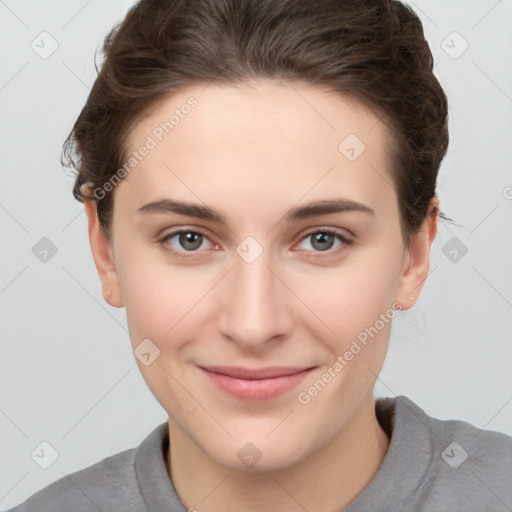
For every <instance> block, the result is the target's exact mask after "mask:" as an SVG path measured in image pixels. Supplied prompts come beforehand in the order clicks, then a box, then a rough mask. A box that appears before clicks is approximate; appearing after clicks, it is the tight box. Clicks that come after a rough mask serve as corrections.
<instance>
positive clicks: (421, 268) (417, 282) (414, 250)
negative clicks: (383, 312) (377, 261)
mask: <svg viewBox="0 0 512 512" xmlns="http://www.w3.org/2000/svg"><path fill="white" fill-rule="evenodd" d="M438 216H439V200H438V199H437V198H436V197H434V198H432V200H431V201H430V203H429V206H428V209H427V216H426V218H425V220H424V221H423V224H422V225H421V227H420V229H419V231H418V232H417V233H415V234H414V235H412V236H411V240H410V243H409V247H408V248H407V249H406V254H405V257H404V262H403V266H402V270H401V272H400V277H399V281H398V286H397V290H396V295H395V300H396V301H397V302H399V303H400V304H401V305H402V307H401V309H403V310H406V309H410V308H412V306H414V304H416V302H417V300H418V298H419V296H420V293H421V290H422V288H423V285H424V284H425V281H426V279H427V276H428V271H429V264H430V248H431V246H432V242H433V241H434V239H435V237H436V234H437V220H438Z"/></svg>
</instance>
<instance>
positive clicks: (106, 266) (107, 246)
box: [84, 200, 124, 308]
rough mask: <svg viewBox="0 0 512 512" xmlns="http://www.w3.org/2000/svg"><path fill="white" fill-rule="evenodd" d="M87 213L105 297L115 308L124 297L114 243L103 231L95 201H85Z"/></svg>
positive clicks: (94, 254) (118, 306)
mask: <svg viewBox="0 0 512 512" xmlns="http://www.w3.org/2000/svg"><path fill="white" fill-rule="evenodd" d="M84 207H85V213H86V214H87V222H88V224H89V242H90V244H91V251H92V256H93V258H94V264H95V265H96V270H97V271H98V275H99V277H100V281H101V289H102V292H103V298H104V299H105V300H106V301H107V303H108V304H110V305H111V306H113V307H115V308H122V307H123V305H124V304H123V299H122V297H121V291H120V288H119V281H118V279H117V271H116V267H115V265H114V258H113V255H112V244H111V242H110V240H109V239H108V238H107V236H106V235H105V232H104V231H103V229H102V227H101V224H100V221H99V218H98V213H97V211H96V202H95V201H90V200H87V201H84Z"/></svg>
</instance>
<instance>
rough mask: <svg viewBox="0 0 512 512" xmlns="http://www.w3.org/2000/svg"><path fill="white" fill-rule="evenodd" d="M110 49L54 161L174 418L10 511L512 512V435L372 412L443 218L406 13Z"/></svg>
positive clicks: (420, 54) (395, 407) (327, 15)
mask: <svg viewBox="0 0 512 512" xmlns="http://www.w3.org/2000/svg"><path fill="white" fill-rule="evenodd" d="M104 50H105V55H106V59H105V62H104V64H103V67H102V69H101V71H100V73H99V75H98V78H97V79H96V82H95V84H94V87H93V89H92V91H91V94H90V96H89V98H88V100H87V103H86V105H85V107H84V109H83V110H82V112H81V114H80V116H79V118H78V120H77V121H76V123H75V126H74V128H73V131H72V132H71V134H70V136H69V138H68V140H67V141H66V146H65V150H66V153H65V156H66V157H67V158H68V159H69V160H68V161H69V163H71V164H72V165H74V166H75V168H76V170H77V178H76V183H75V189H74V194H75V197H76V198H77V199H79V200H80V201H83V202H84V204H85V208H86V212H87V217H88V222H89V238H90V243H91V249H92V254H93V257H94V261H95V264H96V267H97V270H98V274H99V277H100V280H101V284H102V290H103V295H104V297H105V300H106V301H107V302H108V303H109V304H110V305H111V306H114V307H124V308H125V309H126V314H127V319H128V326H129V331H130V338H131V342H132V347H133V350H134V354H135V357H136V359H137V362H138V365H139V367H140V369H141V372H142V375H143V377H144V379H145V381H146V383H147V384H148V386H149V388H150V389H151V391H152V393H153V394H154V395H155V397H156V398H157V400H158V401H159V402H160V404H161V405H162V407H163V408H164V409H165V411H166V413H167V414H168V416H169V419H168V422H166V423H164V424H162V425H160V426H158V427H157V428H156V429H155V430H154V431H153V432H152V433H151V434H150V435H149V436H148V437H147V438H146V439H145V440H144V441H143V443H142V444H141V445H140V446H139V447H138V448H136V449H133V450H128V451H125V452H122V453H120V454H117V455H114V456H112V457H109V458H107V459H104V460H103V461H100V462H98V463H97V464H95V465H93V466H90V467H88V468H86V469H84V470H81V471H78V472H76V473H74V474H73V475H70V477H69V478H67V477H66V478H63V479H61V480H59V481H57V482H55V483H53V484H51V485H50V486H48V487H47V488H45V489H43V490H42V491H40V492H38V493H36V494H35V495H34V496H32V497H31V498H30V499H29V500H27V501H26V502H25V503H24V504H22V505H20V506H19V507H16V508H15V509H13V510H16V511H18V512H22V511H32V510H34V511H35V510H53V511H57V510H73V511H89V510H98V509H99V510H134V511H135V510H140V511H163V510H172V511H184V510H197V511H200V512H203V511H205V512H208V511H213V510H222V511H241V510H243V511H250V510H258V511H259V510H269V511H271V510H280V511H296V510H297V511H299V510H308V511H315V510H322V511H340V510H343V511H345V512H353V511H359V510H379V511H384V510H386V511H387V510H389V511H397V510H414V511H416V510H421V511H439V510H445V509H450V510H451V509H454V508H458V509H461V510H475V511H476V510H506V509H507V508H506V507H511V506H512V494H511V491H510V485H509V480H510V469H511V468H510V466H511V460H512V439H511V438H510V437H509V436H506V435H505V434H500V433H498V432H492V431H481V430H479V429H478V428H477V427H475V426H473V425H471V424H468V423H465V422H462V421H455V420H450V421H441V420H438V419H435V418H432V417H430V416H428V415H427V414H426V413H425V412H424V411H423V410H422V409H421V408H420V407H419V406H417V405H416V404H415V403H414V402H412V401H411V400H410V399H408V398H407V397H405V396H399V397H397V398H381V399H378V400H377V401H375V400H374V398H373V387H374V384H375V381H376V379H377V377H378V374H379V372H380V370H381V368H382V365H383V363H384V359H385V356H386V351H387V347H388V343H389V337H390V332H391V324H392V320H393V318H394V317H395V315H397V314H399V313H397V311H398V312H399V311H400V310H406V309H409V308H411V307H412V306H413V305H414V304H415V302H416V301H417V300H418V296H419V294H420V292H421V289H422V287H423V285H424V283H425V279H426V278H427V275H428V270H429V253H430V248H431V245H432V242H433V240H434V238H435V236H436V232H437V221H438V217H440V216H441V217H443V216H442V214H441V213H440V210H439V207H440V205H439V201H438V199H437V197H436V190H435V188H436V179H437V173H438V170H439V166H440V164H441V161H442V160H443V157H444V155H445V153H446V150H447V146H448V130H447V100H446V96H445V94H444V92H443V90H442V88H441V86H440V84H439V82H438V81H437V79H436V78H435V76H434V74H433V72H432V56H431V52H430V49H429V47H428V44H427V42H426V41H425V38H424V35H423V29H422V25H421V22H420V20H419V19H418V18H417V16H416V15H415V14H414V12H413V11H412V10H411V9H410V8H408V7H405V6H404V5H403V4H401V3H400V2H397V1H390V0H371V1H370V0H368V1H360V0H358V1H355V0H353V1H349V0H346V1H339V0H337V1H333V0H319V1H314V2H313V1H311V0H294V1H288V0H284V1H279V2H276V1H270V0H245V1H241V0H222V1H219V0H215V1H214V0H189V1H187V2H179V1H173V2H169V1H166V2H164V1H146V0H142V1H140V2H139V3H137V4H136V5H135V6H134V7H133V8H132V9H131V10H130V11H129V13H128V14H127V16H126V18H125V19H124V20H123V22H122V23H121V24H120V26H118V27H116V28H115V29H114V30H113V31H112V33H111V34H110V35H109V37H108V38H107V39H106V42H105V47H104ZM500 507H501V508H500Z"/></svg>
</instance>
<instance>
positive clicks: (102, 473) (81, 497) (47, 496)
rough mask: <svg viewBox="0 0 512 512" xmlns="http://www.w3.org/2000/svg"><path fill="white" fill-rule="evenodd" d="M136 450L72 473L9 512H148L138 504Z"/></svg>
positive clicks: (118, 454)
mask: <svg viewBox="0 0 512 512" xmlns="http://www.w3.org/2000/svg"><path fill="white" fill-rule="evenodd" d="M135 451H136V449H135V448H133V449H130V450H125V451H123V452H120V453H117V454H115V455H112V456H110V457H107V458H105V459H103V460H101V461H99V462H97V463H95V464H93V465H91V466H88V467H87V468H85V469H82V470H79V471H75V472H74V473H70V474H69V475H66V476H64V477H62V478H60V479H59V480H57V481H55V482H53V483H51V484H50V485H48V486H46V487H45V488H43V489H41V490H40V491H38V492H36V493H35V494H33V495H32V496H31V497H30V498H28V499H27V500H26V501H25V502H23V503H22V504H20V505H18V506H17V507H15V508H13V509H10V511H8V512H36V511H37V512H40V511H44V510H48V511H52V512H61V511H62V512H69V511H70V510H72V511H73V512H92V511H94V512H97V511H98V510H102V511H104V512H107V511H109V510H132V509H133V510H136V509H137V507H136V505H140V507H139V508H138V510H145V508H143V506H142V503H139V502H138V500H139V496H140V494H139V493H138V487H137V478H136V475H135V469H134V455H135ZM118 507H119V508H118Z"/></svg>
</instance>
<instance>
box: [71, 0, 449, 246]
mask: <svg viewBox="0 0 512 512" xmlns="http://www.w3.org/2000/svg"><path fill="white" fill-rule="evenodd" d="M103 54H104V62H103V64H102V66H101V70H100V71H99V73H98V76H97V78H96V81H95V82H94V85H93V87H92V90H91V92H90V95H89V97H88V99H87V102H86V104H85V106H84V108H83V109H82V111H81V113H80V115H79V116H78V119H77V120H76V122H75V124H74V126H73V129H72V131H71V133H70V134H69V136H68V138H67V139H66V142H65V144H64V150H63V155H62V163H63V165H65V166H68V167H73V168H74V169H76V171H77V174H78V175H77V177H76V181H75V186H74V190H73V193H74V196H75V198H76V199H78V200H80V201H83V200H84V199H93V200H96V208H97V212H98V217H99V220H100V222H101V225H102V227H103V229H104V231H105V233H107V234H108V233H109V227H110V223H111V216H112V206H113V197H112V196H113V194H112V193H108V194H106V195H104V197H103V198H101V199H98V198H97V197H96V198H95V197H94V196H92V195H91V192H92V191H93V190H95V189H97V188H98V187H103V186H104V185H105V183H107V181H109V179H111V178H112V176H114V174H115V173H116V171H117V170H118V169H119V168H120V167H121V166H122V165H123V162H125V161H126V150H127V148H126V147H125V142H126V139H127V136H128V135H129V133H130V130H131V129H132V128H133V126H134V125H135V124H136V123H137V121H138V120H140V119H141V118H142V117H143V116H144V114H145V113H147V112H148V110H149V108H150V107H152V106H154V105H155V104H156V102H158V101H159V100H162V99H164V98H165V97H168V96H169V95H171V94H173V93H175V92H177V91H178V90H180V89H183V88H185V87H187V86H190V85H195V84H200V83H205V84H206V83H211V82H217V83H226V84H244V83H248V82H249V81H251V80H253V79H277V80H279V79H286V80H290V81H301V82H305V83H309V84H312V85H317V86H320V87H327V88H329V89H331V90H333V91H336V92H339V93H340V94H343V95H348V96H351V97H354V98H356V99H357V100H358V101H360V102H361V103H362V104H364V105H366V106H368V107H369V108H371V109H372V110H373V111H374V112H376V113H377V114H378V115H379V117H380V118H381V120H382V121H383V122H384V123H385V125H386V126H387V128H388V130H389V133H391V134H392V140H393V143H392V144H391V146H392V147H391V148H390V156H391V161H392V169H391V172H392V174H393V180H394V185H395V187H396V191H397V195H398V201H399V208H400V221H401V228H402V233H403V238H404V240H405V242H406V243H407V244H408V243H409V240H410V236H411V235H412V234H413V233H415V232H416V231H417V229H418V228H419V227H420V225H421V223H422V221H423V220H424V219H425V217H426V215H427V214H430V215H436V214H438V213H439V212H438V211H437V209H435V210H433V211H430V212H428V211H427V209H428V205H429V202H430V200H431V199H432V198H433V197H435V193H436V192H435V191H436V180H437V174H438V171H439V167H440V164H441V161H442V160H443V158H444V156H445V154H446V150H447V147H448V127H447V116H448V112H447V109H448V107H447V99H446V95H445V93H444V91H443V89H442V87H441V85H440V84H439V82H438V80H437V79H436V77H435V76H434V74H433V59H432V54H431V52H430V48H429V46H428V43H427V41H426V40H425V37H424V34H423V26H422V23H421V21H420V19H419V18H418V16H417V15H416V14H415V13H414V11H413V10H412V9H411V8H409V7H407V6H405V5H404V4H402V3H401V2H399V1H395V0H279V1H276V0H140V1H139V2H137V3H136V4H135V5H134V6H133V7H131V9H130V10H129V11H128V13H127V15H126V17H125V18H124V20H123V21H122V22H121V23H119V24H117V25H116V26H115V27H114V28H113V29H112V30H111V32H110V33H109V34H108V35H107V37H106V38H105V42H104V45H103ZM340 142H341V141H340ZM84 184H86V186H85V187H84V186H83V185H84ZM439 215H440V217H441V218H443V219H445V220H451V219H449V218H447V217H445V216H444V215H443V214H442V213H440V214H439Z"/></svg>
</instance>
